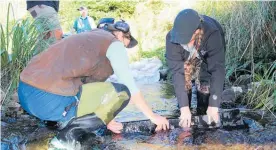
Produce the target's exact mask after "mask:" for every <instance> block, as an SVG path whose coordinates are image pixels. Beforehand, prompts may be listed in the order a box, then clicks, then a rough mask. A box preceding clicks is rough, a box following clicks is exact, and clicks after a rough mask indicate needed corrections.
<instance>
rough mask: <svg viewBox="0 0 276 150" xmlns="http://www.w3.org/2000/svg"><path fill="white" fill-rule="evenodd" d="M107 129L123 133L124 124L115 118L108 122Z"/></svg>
mask: <svg viewBox="0 0 276 150" xmlns="http://www.w3.org/2000/svg"><path fill="white" fill-rule="evenodd" d="M107 129H109V130H110V131H112V132H114V133H121V130H122V129H123V124H122V123H121V122H116V121H114V120H111V121H110V122H109V123H108V124H107Z"/></svg>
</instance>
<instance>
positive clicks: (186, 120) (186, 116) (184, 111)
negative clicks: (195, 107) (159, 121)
mask: <svg viewBox="0 0 276 150" xmlns="http://www.w3.org/2000/svg"><path fill="white" fill-rule="evenodd" d="M180 112H181V115H180V117H179V119H180V122H179V126H181V127H183V128H189V127H190V126H191V119H192V115H191V111H190V108H189V106H185V107H182V108H180Z"/></svg>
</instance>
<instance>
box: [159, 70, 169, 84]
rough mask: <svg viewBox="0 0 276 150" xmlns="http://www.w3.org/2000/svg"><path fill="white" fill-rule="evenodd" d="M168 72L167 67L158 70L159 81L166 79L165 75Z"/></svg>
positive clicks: (166, 75)
mask: <svg viewBox="0 0 276 150" xmlns="http://www.w3.org/2000/svg"><path fill="white" fill-rule="evenodd" d="M168 72H169V69H168V68H164V69H161V70H159V73H160V80H159V81H166V80H167V77H168Z"/></svg>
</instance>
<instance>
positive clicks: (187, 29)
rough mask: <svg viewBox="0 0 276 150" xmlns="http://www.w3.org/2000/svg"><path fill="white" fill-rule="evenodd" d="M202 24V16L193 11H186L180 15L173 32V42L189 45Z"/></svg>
mask: <svg viewBox="0 0 276 150" xmlns="http://www.w3.org/2000/svg"><path fill="white" fill-rule="evenodd" d="M200 22H201V19H200V16H199V15H198V13H197V12H196V11H195V10H193V9H184V10H182V11H181V12H179V13H178V15H177V16H176V18H175V20H174V24H173V28H172V30H171V42H173V43H178V44H187V43H189V42H190V40H191V38H192V36H193V34H194V32H195V30H196V29H197V28H198V27H199V25H200Z"/></svg>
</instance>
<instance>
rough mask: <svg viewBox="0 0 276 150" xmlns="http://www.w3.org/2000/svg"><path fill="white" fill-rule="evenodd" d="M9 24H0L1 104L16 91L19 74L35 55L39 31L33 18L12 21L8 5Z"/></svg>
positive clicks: (10, 9)
mask: <svg viewBox="0 0 276 150" xmlns="http://www.w3.org/2000/svg"><path fill="white" fill-rule="evenodd" d="M8 7H9V8H8V13H7V16H8V17H7V24H6V25H5V28H4V25H2V24H0V27H1V29H0V34H1V46H0V48H1V96H2V97H1V104H3V103H4V102H5V100H6V99H9V98H10V96H11V95H12V94H13V93H14V92H15V91H16V88H17V86H18V81H19V74H20V72H21V71H22V69H23V68H24V67H25V66H26V64H27V63H28V61H29V60H30V59H31V57H32V56H33V50H34V48H35V44H36V42H37V41H38V38H37V37H38V32H37V31H36V28H35V26H34V22H33V21H32V19H30V18H28V19H25V20H17V21H10V18H9V13H10V12H11V11H12V6H11V5H9V6H8Z"/></svg>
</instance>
